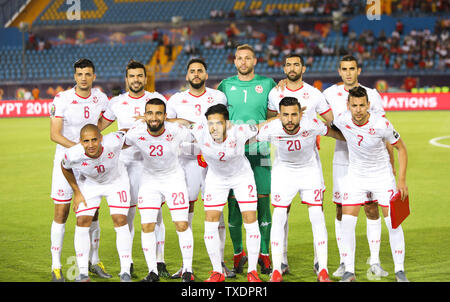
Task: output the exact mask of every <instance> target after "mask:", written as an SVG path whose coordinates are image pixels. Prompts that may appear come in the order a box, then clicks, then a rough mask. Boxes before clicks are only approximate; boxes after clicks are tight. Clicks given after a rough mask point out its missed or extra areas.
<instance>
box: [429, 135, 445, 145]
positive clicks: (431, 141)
mask: <svg viewBox="0 0 450 302" xmlns="http://www.w3.org/2000/svg"><path fill="white" fill-rule="evenodd" d="M445 138H450V135H447V136H440V137H435V138H432V139H430V144H432V145H434V146H437V147H443V148H450V145H445V144H440V143H438V142H437V141H440V140H441V139H445Z"/></svg>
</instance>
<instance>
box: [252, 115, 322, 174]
mask: <svg viewBox="0 0 450 302" xmlns="http://www.w3.org/2000/svg"><path fill="white" fill-rule="evenodd" d="M327 133H328V127H327V126H326V125H325V124H324V123H323V122H321V121H319V120H318V119H317V118H314V119H311V118H309V117H307V116H306V115H305V116H303V117H302V119H301V120H300V127H299V129H298V131H297V132H296V133H294V134H288V133H287V132H286V130H285V129H284V128H283V125H282V123H281V120H279V119H276V120H274V121H271V122H270V123H268V124H266V125H264V126H263V127H262V128H261V129H260V130H259V133H258V136H257V139H258V141H270V142H271V143H272V145H273V146H275V147H276V152H275V160H274V163H273V165H274V166H277V165H282V166H287V167H289V168H305V167H312V168H317V167H318V165H317V158H316V153H315V148H316V136H318V135H326V134H327Z"/></svg>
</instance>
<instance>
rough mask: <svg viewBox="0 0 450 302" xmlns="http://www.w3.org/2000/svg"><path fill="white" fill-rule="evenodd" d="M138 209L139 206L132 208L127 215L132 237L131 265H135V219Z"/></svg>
mask: <svg viewBox="0 0 450 302" xmlns="http://www.w3.org/2000/svg"><path fill="white" fill-rule="evenodd" d="M136 208H137V206H131V207H130V209H129V210H128V215H127V223H128V228H129V230H130V235H131V254H130V261H131V263H133V241H134V233H135V230H134V217H135V216H136Z"/></svg>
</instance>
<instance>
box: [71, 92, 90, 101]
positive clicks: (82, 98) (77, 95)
mask: <svg viewBox="0 0 450 302" xmlns="http://www.w3.org/2000/svg"><path fill="white" fill-rule="evenodd" d="M75 95H76V96H77V97H79V98H82V99H85V100H86V99H88V98H89V97H90V96H91V93H89V95H88V96H87V97H82V96H81V95H79V94H78V93H76V92H75Z"/></svg>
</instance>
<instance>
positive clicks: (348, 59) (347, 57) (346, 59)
mask: <svg viewBox="0 0 450 302" xmlns="http://www.w3.org/2000/svg"><path fill="white" fill-rule="evenodd" d="M352 61H355V62H356V68H360V67H361V66H360V65H359V62H358V60H357V59H356V58H355V57H354V56H352V55H345V56H343V57H342V58H341V59H340V60H339V67H340V66H341V62H352Z"/></svg>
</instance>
